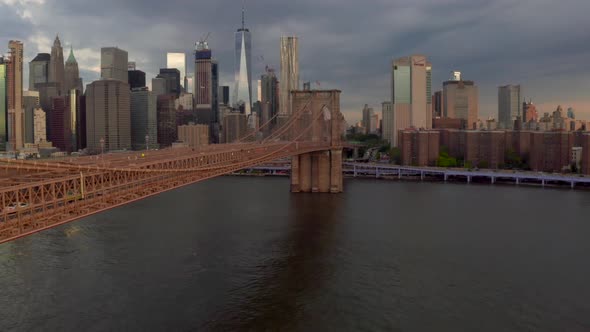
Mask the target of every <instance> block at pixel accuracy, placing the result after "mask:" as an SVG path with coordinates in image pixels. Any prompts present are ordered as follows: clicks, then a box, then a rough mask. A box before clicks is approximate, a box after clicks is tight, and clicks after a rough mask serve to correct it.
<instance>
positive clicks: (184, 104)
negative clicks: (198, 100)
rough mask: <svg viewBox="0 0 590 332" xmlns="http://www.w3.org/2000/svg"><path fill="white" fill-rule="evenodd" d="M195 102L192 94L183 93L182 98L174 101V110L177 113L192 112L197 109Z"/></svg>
mask: <svg viewBox="0 0 590 332" xmlns="http://www.w3.org/2000/svg"><path fill="white" fill-rule="evenodd" d="M194 100H195V99H194V98H193V94H192V93H182V94H181V95H180V97H178V98H177V99H176V100H175V101H174V108H175V109H176V110H177V111H181V110H182V111H192V110H193V109H194V108H195V107H194V106H195V105H194Z"/></svg>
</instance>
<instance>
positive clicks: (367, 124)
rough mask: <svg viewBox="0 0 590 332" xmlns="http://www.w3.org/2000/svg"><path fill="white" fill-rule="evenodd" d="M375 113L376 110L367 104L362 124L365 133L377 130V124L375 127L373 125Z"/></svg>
mask: <svg viewBox="0 0 590 332" xmlns="http://www.w3.org/2000/svg"><path fill="white" fill-rule="evenodd" d="M374 114H375V112H374V111H373V108H371V107H369V105H367V104H365V107H364V108H363V121H362V125H363V128H365V135H368V134H372V133H374V132H375V130H376V129H377V128H376V124H375V127H373V121H372V118H373V115H374Z"/></svg>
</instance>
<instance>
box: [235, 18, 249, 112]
mask: <svg viewBox="0 0 590 332" xmlns="http://www.w3.org/2000/svg"><path fill="white" fill-rule="evenodd" d="M251 51H252V35H251V34H250V30H248V29H246V25H245V21H244V8H242V27H241V28H240V29H238V31H237V32H236V34H235V58H234V64H235V65H234V76H235V88H234V102H233V104H234V107H241V106H240V105H243V107H244V111H245V112H246V114H250V113H251V112H252V58H251Z"/></svg>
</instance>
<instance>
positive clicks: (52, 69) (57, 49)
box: [49, 36, 65, 94]
mask: <svg viewBox="0 0 590 332" xmlns="http://www.w3.org/2000/svg"><path fill="white" fill-rule="evenodd" d="M64 81H65V65H64V50H63V47H62V46H61V41H60V40H59V36H55V40H54V41H53V46H52V47H51V57H50V59H49V82H54V83H57V84H58V87H59V91H60V94H61V91H63V89H64Z"/></svg>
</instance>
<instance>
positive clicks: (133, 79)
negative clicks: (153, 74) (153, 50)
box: [127, 69, 146, 90]
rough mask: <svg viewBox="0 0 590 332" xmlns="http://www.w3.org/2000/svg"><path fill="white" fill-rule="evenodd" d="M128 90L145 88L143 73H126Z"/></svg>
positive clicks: (132, 71)
mask: <svg viewBox="0 0 590 332" xmlns="http://www.w3.org/2000/svg"><path fill="white" fill-rule="evenodd" d="M127 78H128V80H129V89H131V90H133V89H138V88H145V87H146V85H145V73H144V72H143V71H141V70H137V69H132V70H129V71H128V72H127Z"/></svg>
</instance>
